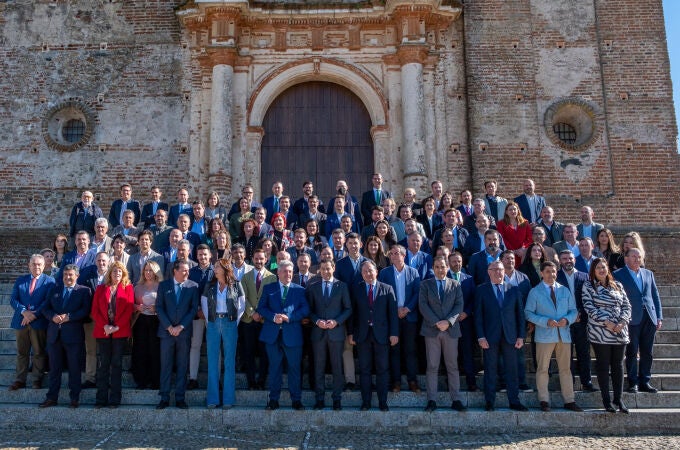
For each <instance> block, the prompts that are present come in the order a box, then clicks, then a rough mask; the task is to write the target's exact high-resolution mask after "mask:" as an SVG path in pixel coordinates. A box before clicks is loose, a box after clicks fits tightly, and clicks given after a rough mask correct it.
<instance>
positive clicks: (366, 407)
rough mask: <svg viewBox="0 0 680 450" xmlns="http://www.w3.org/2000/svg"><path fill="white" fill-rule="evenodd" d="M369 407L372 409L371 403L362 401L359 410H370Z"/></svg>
mask: <svg viewBox="0 0 680 450" xmlns="http://www.w3.org/2000/svg"><path fill="white" fill-rule="evenodd" d="M369 409H371V405H369V404H368V403H362V404H361V408H359V411H368V410H369Z"/></svg>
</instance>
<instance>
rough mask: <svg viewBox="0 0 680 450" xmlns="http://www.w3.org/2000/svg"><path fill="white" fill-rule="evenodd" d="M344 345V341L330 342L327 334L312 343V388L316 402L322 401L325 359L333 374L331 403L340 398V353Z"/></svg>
mask: <svg viewBox="0 0 680 450" xmlns="http://www.w3.org/2000/svg"><path fill="white" fill-rule="evenodd" d="M344 345H345V340H344V339H343V340H342V341H331V340H330V339H328V334H324V336H323V337H322V338H321V339H319V340H318V341H312V348H313V349H314V378H315V383H314V384H315V386H314V387H315V390H316V401H317V402H323V400H324V391H325V387H326V386H325V385H326V360H327V359H328V360H329V361H330V363H331V372H332V374H333V396H332V398H333V401H336V400H338V401H339V400H340V398H341V396H342V388H343V386H344V382H343V375H342V352H343V348H344Z"/></svg>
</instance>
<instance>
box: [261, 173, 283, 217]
mask: <svg viewBox="0 0 680 450" xmlns="http://www.w3.org/2000/svg"><path fill="white" fill-rule="evenodd" d="M272 194H273V195H270V196H269V197H267V198H265V199H264V200H262V206H263V207H264V209H266V210H267V223H269V222H271V220H272V216H273V215H274V213H277V212H279V210H280V208H281V206H280V203H279V202H280V200H281V196H282V195H283V183H281V182H280V181H275V182H274V184H272Z"/></svg>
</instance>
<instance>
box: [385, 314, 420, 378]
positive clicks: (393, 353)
mask: <svg viewBox="0 0 680 450" xmlns="http://www.w3.org/2000/svg"><path fill="white" fill-rule="evenodd" d="M417 337H418V322H408V321H407V320H406V318H403V319H400V320H399V343H398V344H397V345H394V346H391V347H390V375H391V376H390V378H391V382H392V383H393V384H394V383H399V384H401V367H402V360H403V361H404V363H405V364H404V366H405V367H406V381H409V382H411V381H416V380H417V378H416V377H417V372H418V354H417V351H416V338H417Z"/></svg>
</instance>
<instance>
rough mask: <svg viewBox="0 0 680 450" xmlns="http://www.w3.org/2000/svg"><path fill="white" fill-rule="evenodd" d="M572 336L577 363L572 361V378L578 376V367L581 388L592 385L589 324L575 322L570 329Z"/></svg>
mask: <svg viewBox="0 0 680 450" xmlns="http://www.w3.org/2000/svg"><path fill="white" fill-rule="evenodd" d="M569 332H570V334H571V342H573V350H574V353H576V363H574V360H573V357H572V361H571V373H572V376H576V370H575V369H576V368H577V367H578V377H579V379H580V380H581V386H583V385H585V384H590V383H592V376H591V374H590V340H589V339H588V322H583V321H581V322H575V323H573V324H571V326H570V327H569Z"/></svg>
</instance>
